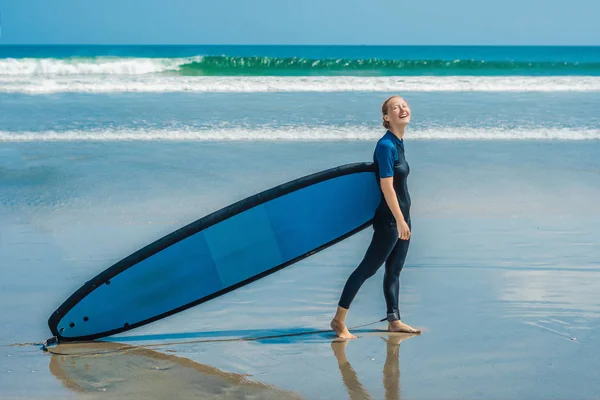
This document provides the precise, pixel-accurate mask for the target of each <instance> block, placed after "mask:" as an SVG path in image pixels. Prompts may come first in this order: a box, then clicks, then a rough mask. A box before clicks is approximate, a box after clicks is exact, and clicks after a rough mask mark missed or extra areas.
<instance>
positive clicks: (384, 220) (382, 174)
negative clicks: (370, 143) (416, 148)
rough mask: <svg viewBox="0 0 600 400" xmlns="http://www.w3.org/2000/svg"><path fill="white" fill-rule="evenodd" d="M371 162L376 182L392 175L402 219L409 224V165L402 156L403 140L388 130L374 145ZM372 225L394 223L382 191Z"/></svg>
mask: <svg viewBox="0 0 600 400" xmlns="http://www.w3.org/2000/svg"><path fill="white" fill-rule="evenodd" d="M373 162H374V163H375V170H376V174H377V183H378V184H379V185H380V182H379V179H380V178H388V177H392V176H393V177H394V190H395V191H396V197H397V198H398V204H400V210H401V211H402V215H403V216H404V220H405V221H406V222H407V223H408V224H410V214H409V211H410V195H409V193H408V184H407V178H408V174H409V173H410V167H409V165H408V162H406V158H405V157H404V141H403V140H400V139H398V137H397V136H396V135H394V134H393V133H392V132H390V131H389V130H388V131H387V132H386V133H385V135H383V137H382V138H381V139H379V141H378V142H377V145H376V146H375V152H374V154H373ZM373 222H374V225H376V226H377V225H388V226H389V225H395V224H396V220H395V218H394V214H392V211H391V210H390V208H389V207H388V205H387V202H386V201H385V198H384V197H383V193H382V196H381V203H380V204H379V206H378V207H377V210H376V211H375V219H374V221H373Z"/></svg>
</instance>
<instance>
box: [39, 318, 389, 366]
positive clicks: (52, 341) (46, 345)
mask: <svg viewBox="0 0 600 400" xmlns="http://www.w3.org/2000/svg"><path fill="white" fill-rule="evenodd" d="M386 320H387V317H386V318H383V319H380V320H377V321H373V322H369V323H367V324H362V325H357V326H353V327H351V328H349V329H351V330H354V329H358V328H364V327H365V326H370V325H374V324H377V323H380V322H383V321H386ZM328 332H333V331H332V330H331V329H327V330H319V331H306V332H298V333H284V334H279V335H265V336H255V337H239V338H229V339H198V340H187V341H183V342H179V341H178V342H165V343H154V344H147V345H142V346H131V345H124V346H123V347H122V348H119V349H114V350H107V351H94V352H87V353H75V354H73V353H62V352H58V351H54V350H52V349H51V348H52V347H54V346H56V345H57V344H59V343H61V342H59V340H58V338H57V337H56V336H53V337H51V338H48V339H46V340H45V341H44V342H43V343H42V344H41V350H42V351H44V352H47V353H50V354H54V355H59V356H91V355H101V354H111V353H117V352H122V351H127V350H129V349H133V348H137V347H146V348H147V347H164V346H174V345H181V344H194V343H220V342H252V341H258V340H268V339H278V338H284V337H293V336H306V335H316V334H320V333H328ZM66 343H72V344H81V343H91V342H88V341H83V342H78V341H72V342H66Z"/></svg>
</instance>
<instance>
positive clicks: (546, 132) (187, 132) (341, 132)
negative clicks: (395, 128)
mask: <svg viewBox="0 0 600 400" xmlns="http://www.w3.org/2000/svg"><path fill="white" fill-rule="evenodd" d="M381 134H382V132H381V129H379V128H368V127H344V128H336V127H322V128H306V127H297V128H293V127H286V128H280V129H278V128H273V127H266V128H257V129H245V128H240V129H235V128H232V129H212V130H210V129H192V128H190V129H184V130H160V129H159V130H143V129H138V130H94V131H65V132H58V131H44V132H6V131H0V142H51V141H55V142H71V141H331V140H347V141H357V140H376V139H378V138H379V137H380V136H381ZM407 139H411V140H412V139H415V140H600V129H595V130H576V129H483V128H482V129H477V128H440V129H423V130H412V129H411V130H410V131H408V132H407Z"/></svg>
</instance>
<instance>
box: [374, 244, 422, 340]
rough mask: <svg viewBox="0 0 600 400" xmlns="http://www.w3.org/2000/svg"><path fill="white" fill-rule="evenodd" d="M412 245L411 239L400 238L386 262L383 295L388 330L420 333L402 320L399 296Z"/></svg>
mask: <svg viewBox="0 0 600 400" xmlns="http://www.w3.org/2000/svg"><path fill="white" fill-rule="evenodd" d="M409 245H410V239H409V240H398V242H397V243H396V245H395V246H394V249H393V250H392V252H391V254H390V256H389V258H388V259H387V260H386V262H385V274H384V276H383V295H384V297H385V303H386V306H387V318H388V322H389V326H388V330H390V331H396V332H410V333H419V332H420V331H419V330H418V329H415V328H413V327H411V326H409V325H406V324H405V323H403V322H402V321H401V320H400V311H399V306H398V304H399V298H400V272H401V271H402V267H404V262H405V261H406V255H407V254H408V248H409Z"/></svg>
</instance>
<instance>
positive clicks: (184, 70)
mask: <svg viewBox="0 0 600 400" xmlns="http://www.w3.org/2000/svg"><path fill="white" fill-rule="evenodd" d="M1 58H5V59H6V58H15V59H18V60H21V61H20V62H16V63H13V64H12V65H11V66H7V65H6V64H4V65H2V64H0V71H2V69H4V70H5V71H16V70H17V69H18V68H26V67H27V66H32V65H33V63H34V62H35V61H38V62H40V61H42V60H43V61H47V62H48V61H54V62H55V65H56V68H57V69H58V70H60V69H61V67H62V70H63V71H66V70H67V69H68V68H69V67H72V68H73V69H72V70H73V71H74V72H75V71H77V69H80V70H81V71H82V72H83V70H84V68H85V66H89V65H91V64H94V63H96V64H98V63H108V62H111V63H113V64H114V63H118V62H119V60H121V61H122V63H123V68H125V61H126V60H131V59H132V58H133V59H138V60H140V61H142V60H143V61H145V62H150V63H154V64H155V66H156V70H155V71H153V72H154V73H161V72H162V73H166V72H169V73H174V74H178V75H184V76H185V75H209V76H221V75H256V76H269V75H282V76H310V75H324V76H335V75H343V76H348V75H357V76H395V75H479V76H494V75H527V76H532V75H550V76H552V75H595V76H597V75H600V47H536V46H530V47H505V46H499V47H477V46H444V47H441V46H4V47H1V48H0V59H1ZM161 64H162V66H163V68H162V69H161V68H160V67H159V66H160V65H161ZM42 70H43V68H42Z"/></svg>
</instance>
